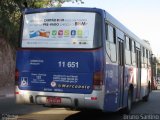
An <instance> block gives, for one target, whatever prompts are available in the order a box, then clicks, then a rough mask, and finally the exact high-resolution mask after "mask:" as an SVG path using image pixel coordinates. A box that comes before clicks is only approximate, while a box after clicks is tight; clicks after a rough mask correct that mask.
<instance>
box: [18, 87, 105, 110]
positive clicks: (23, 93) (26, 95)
mask: <svg viewBox="0 0 160 120" xmlns="http://www.w3.org/2000/svg"><path fill="white" fill-rule="evenodd" d="M16 93H18V94H16V103H18V104H41V105H46V106H59V107H68V108H74V109H83V108H84V109H99V110H103V103H104V93H103V92H102V91H94V90H93V92H92V93H91V94H76V93H54V92H39V91H27V90H20V89H19V88H18V87H16ZM48 98H56V99H57V100H56V101H54V100H55V99H54V100H52V99H51V100H50V99H48Z"/></svg>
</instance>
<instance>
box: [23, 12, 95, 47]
mask: <svg viewBox="0 0 160 120" xmlns="http://www.w3.org/2000/svg"><path fill="white" fill-rule="evenodd" d="M94 26H95V13H87V12H45V13H34V14H26V15H25V19H24V27H23V37H22V47H24V48H25V47H27V48H92V47H93V37H94ZM59 30H61V34H59V33H58V32H59ZM53 31H56V32H53ZM66 31H67V32H66ZM73 31H74V32H73ZM75 31H76V33H75ZM52 32H53V33H52ZM65 32H66V34H67V35H66V34H65ZM71 32H73V33H72V35H71ZM55 33H56V34H55Z"/></svg>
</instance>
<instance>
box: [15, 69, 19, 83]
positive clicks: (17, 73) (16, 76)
mask: <svg viewBox="0 0 160 120" xmlns="http://www.w3.org/2000/svg"><path fill="white" fill-rule="evenodd" d="M18 79H19V71H18V69H16V71H15V85H18Z"/></svg>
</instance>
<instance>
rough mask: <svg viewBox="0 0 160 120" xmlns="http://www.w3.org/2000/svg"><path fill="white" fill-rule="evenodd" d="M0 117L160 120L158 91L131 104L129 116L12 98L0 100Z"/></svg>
mask: <svg viewBox="0 0 160 120" xmlns="http://www.w3.org/2000/svg"><path fill="white" fill-rule="evenodd" d="M0 115H1V117H2V118H3V119H4V118H12V120H13V118H15V120H17V118H18V120H139V119H141V120H148V119H150V120H160V90H157V91H152V93H151V94H150V99H149V101H148V102H143V101H140V102H138V103H135V104H133V108H132V112H131V114H130V115H123V114H122V113H121V112H115V113H102V112H98V111H85V112H79V111H71V110H66V109H64V108H45V107H42V106H39V105H17V104H15V100H14V98H13V97H12V98H0ZM4 120H5V119H4Z"/></svg>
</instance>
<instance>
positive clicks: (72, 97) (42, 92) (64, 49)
mask: <svg viewBox="0 0 160 120" xmlns="http://www.w3.org/2000/svg"><path fill="white" fill-rule="evenodd" d="M20 24H21V27H20V29H21V30H20V41H19V43H20V45H19V48H18V49H17V52H16V72H15V96H16V102H17V103H21V104H39V105H46V106H58V107H64V108H71V109H78V110H81V109H95V110H101V111H104V112H114V111H118V110H120V109H123V110H125V112H127V113H129V112H130V111H131V107H132V103H133V102H136V101H139V100H142V99H143V100H144V101H147V100H148V97H149V93H150V86H151V76H152V74H151V56H152V50H151V47H150V45H149V43H147V42H145V41H144V40H141V39H139V38H138V37H137V36H136V35H135V34H134V33H132V32H131V31H130V30H128V29H127V28H126V27H125V26H124V25H122V24H121V23H120V22H119V21H118V20H116V19H115V18H114V17H112V16H111V15H110V14H109V13H108V12H106V11H105V10H103V9H99V8H83V7H82V8H76V7H62V8H39V9H31V8H27V9H25V10H24V11H23V13H22V17H21V23H20Z"/></svg>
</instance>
